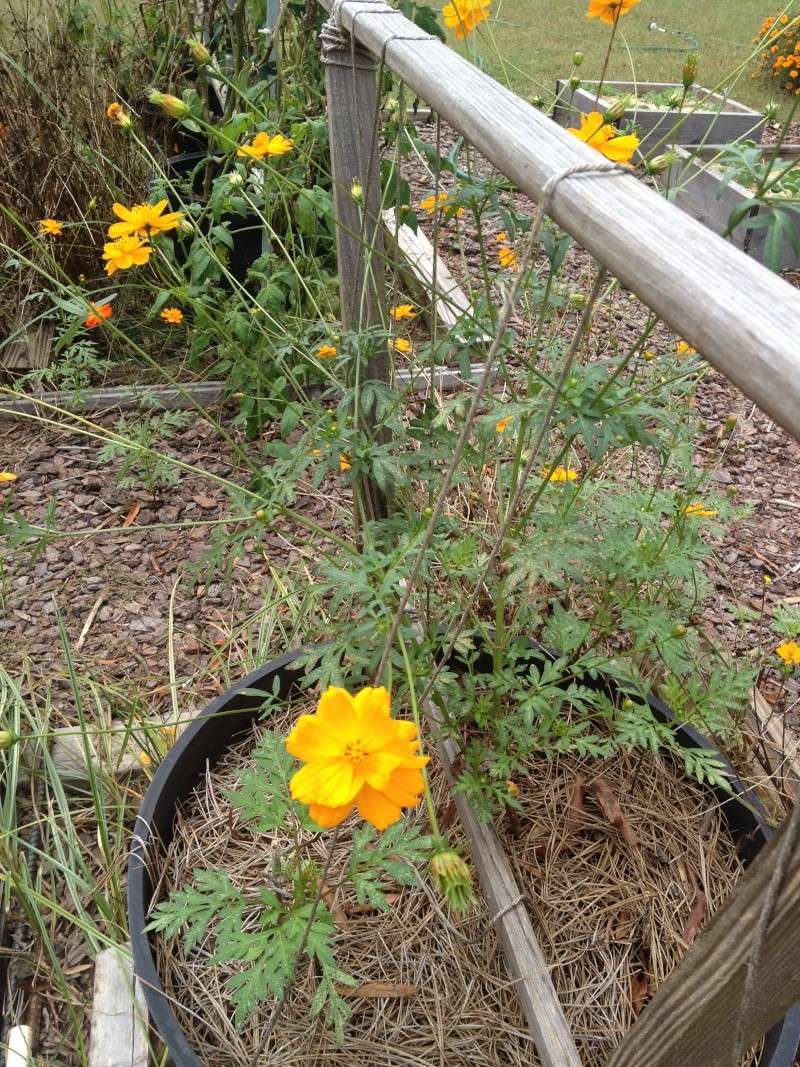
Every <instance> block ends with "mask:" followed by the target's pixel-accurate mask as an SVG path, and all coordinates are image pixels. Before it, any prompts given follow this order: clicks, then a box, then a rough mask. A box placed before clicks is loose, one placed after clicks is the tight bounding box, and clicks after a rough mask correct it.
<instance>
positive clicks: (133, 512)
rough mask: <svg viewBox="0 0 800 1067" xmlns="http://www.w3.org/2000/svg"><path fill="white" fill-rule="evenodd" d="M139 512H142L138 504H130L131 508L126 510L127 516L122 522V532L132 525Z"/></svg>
mask: <svg viewBox="0 0 800 1067" xmlns="http://www.w3.org/2000/svg"><path fill="white" fill-rule="evenodd" d="M141 510H142V505H141V504H139V503H133V504H131V506H130V507H129V508H128V514H127V515H126V516H125V519H124V520H123V523H122V529H123V530H127V529H128V527H129V526H133V524H134V523H135V522H136V516H137V515H138V514H139V512H140V511H141Z"/></svg>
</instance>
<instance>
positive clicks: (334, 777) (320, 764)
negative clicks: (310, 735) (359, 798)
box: [289, 760, 364, 808]
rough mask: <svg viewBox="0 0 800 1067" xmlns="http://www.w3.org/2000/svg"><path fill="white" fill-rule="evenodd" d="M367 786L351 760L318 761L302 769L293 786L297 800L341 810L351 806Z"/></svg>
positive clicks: (291, 786)
mask: <svg viewBox="0 0 800 1067" xmlns="http://www.w3.org/2000/svg"><path fill="white" fill-rule="evenodd" d="M363 784H364V776H363V775H362V774H356V773H355V772H354V769H353V765H352V764H351V763H350V762H349V760H315V761H314V762H313V763H307V764H306V765H305V767H301V768H300V770H299V771H297V773H296V774H294V775H293V776H292V780H291V781H290V782H289V791H290V792H291V794H292V798H293V799H294V800H299V801H301V802H302V803H303V804H322V805H324V806H325V807H326V808H339V807H342V806H343V805H345V804H350V803H352V801H353V800H354V799H355V796H356V793H358V791H359V789H361V787H362V785H363Z"/></svg>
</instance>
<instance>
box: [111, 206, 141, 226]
mask: <svg viewBox="0 0 800 1067" xmlns="http://www.w3.org/2000/svg"><path fill="white" fill-rule="evenodd" d="M111 210H112V211H113V212H114V214H115V215H116V216H117V218H118V219H124V220H125V221H126V222H133V221H135V220H134V215H133V212H132V211H131V209H130V208H127V207H125V206H124V204H112V205H111Z"/></svg>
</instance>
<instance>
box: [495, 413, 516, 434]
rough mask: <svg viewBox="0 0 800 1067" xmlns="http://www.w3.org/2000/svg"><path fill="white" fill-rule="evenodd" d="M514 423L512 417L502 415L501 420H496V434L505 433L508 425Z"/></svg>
mask: <svg viewBox="0 0 800 1067" xmlns="http://www.w3.org/2000/svg"><path fill="white" fill-rule="evenodd" d="M513 421H514V416H513V415H504V416H503V418H502V419H498V421H497V425H496V426H495V430H496V431H497V433H505V432H506V430H507V429H508V426H509V423H511V422H513Z"/></svg>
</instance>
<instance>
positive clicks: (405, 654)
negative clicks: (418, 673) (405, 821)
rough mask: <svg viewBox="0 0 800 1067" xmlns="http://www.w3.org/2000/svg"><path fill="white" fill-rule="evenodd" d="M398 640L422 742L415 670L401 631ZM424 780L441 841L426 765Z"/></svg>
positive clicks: (435, 832) (433, 826) (430, 816)
mask: <svg viewBox="0 0 800 1067" xmlns="http://www.w3.org/2000/svg"><path fill="white" fill-rule="evenodd" d="M397 640H398V642H399V644H400V651H401V652H402V655H403V666H404V667H405V669H406V680H407V681H408V694H409V699H410V700H411V715H412V716H413V719H414V722H415V724H416V727H417V736H418V737H419V739H420V743H421V742H422V721H421V719H420V714H419V705H418V704H417V691H416V689H415V688H414V672H413V671H412V670H411V661H410V659H409V658H408V649H407V648H406V643H405V641H404V640H403V635H402V634H401V633H398V634H397ZM422 780H423V782H424V783H425V806H426V807H427V809H428V819H429V821H430V824H431V830H433V835H434V837H435V838H436V840H437V841H440V840H442V834H441V831H440V830H439V820H438V819H437V817H436V806H435V804H434V803H433V795H432V793H431V785H430V782H429V781H428V773H427V769H426V768H425V767H423V768H422Z"/></svg>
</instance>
